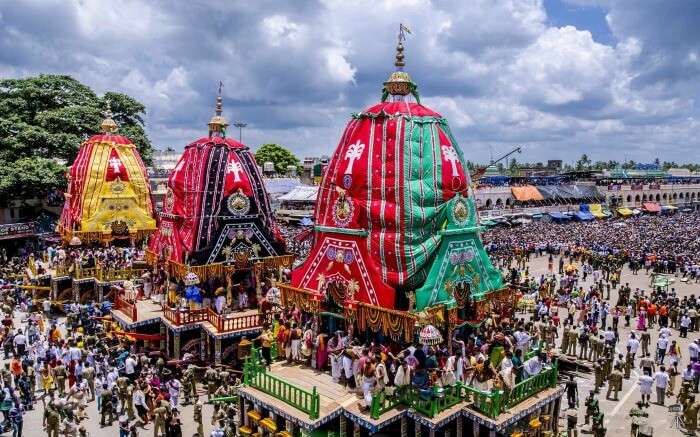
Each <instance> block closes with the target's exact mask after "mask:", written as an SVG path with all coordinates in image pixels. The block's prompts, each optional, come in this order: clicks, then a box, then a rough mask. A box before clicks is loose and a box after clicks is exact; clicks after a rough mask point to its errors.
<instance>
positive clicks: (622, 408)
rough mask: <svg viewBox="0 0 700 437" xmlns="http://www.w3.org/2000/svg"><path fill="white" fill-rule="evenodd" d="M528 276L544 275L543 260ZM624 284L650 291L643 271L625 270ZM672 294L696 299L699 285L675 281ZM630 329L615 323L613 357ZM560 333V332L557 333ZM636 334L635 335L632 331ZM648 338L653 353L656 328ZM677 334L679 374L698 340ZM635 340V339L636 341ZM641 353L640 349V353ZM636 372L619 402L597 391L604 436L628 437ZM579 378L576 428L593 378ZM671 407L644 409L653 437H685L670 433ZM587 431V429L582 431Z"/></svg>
mask: <svg viewBox="0 0 700 437" xmlns="http://www.w3.org/2000/svg"><path fill="white" fill-rule="evenodd" d="M554 265H555V266H557V265H558V264H557V262H556V260H555V263H554ZM529 267H530V273H531V274H532V275H536V277H539V276H540V275H541V274H543V273H545V274H546V273H547V257H537V258H533V259H532V260H531V261H530V263H529ZM591 279H592V278H591V275H589V277H588V280H587V281H586V282H585V283H584V289H587V288H588V286H589V285H592V283H593V281H592V280H591ZM626 282H628V283H629V285H630V287H632V290H634V289H635V288H637V287H639V288H640V289H643V290H646V291H647V292H648V291H649V290H650V287H649V282H650V278H649V276H647V275H645V274H644V270H642V271H640V273H639V274H638V275H634V274H632V272H631V271H630V270H629V269H627V268H625V269H624V270H623V272H622V277H621V283H622V284H624V283H626ZM673 286H674V288H675V289H676V291H677V292H678V295H679V296H680V297H683V296H690V295H691V294H695V295H696V296H697V295H698V294H700V284H695V283H691V284H686V283H683V282H680V280H677V281H676V283H675V284H674V285H673ZM617 297H618V293H617V290H612V291H611V293H610V302H611V303H612V304H615V303H616V302H617ZM561 315H562V318H563V316H564V310H562V311H561ZM611 320H612V318H611V317H610V316H609V317H608V323H612V321H611ZM630 325H631V326H630V328H625V327H624V318H620V323H619V330H620V342H619V343H618V348H617V353H622V354H623V355H624V353H625V345H626V343H627V339H628V338H629V333H630V332H632V331H631V330H632V329H634V327H635V326H636V319H633V320H632V321H631V322H630ZM560 332H561V331H560ZM635 332H637V331H635ZM649 332H650V334H651V342H650V345H649V350H650V351H652V352H653V351H654V350H655V348H656V341H657V340H658V337H659V334H658V324H657V325H656V326H655V327H654V328H653V329H650V330H649ZM678 334H679V333H678V331H676V330H675V329H674V330H673V336H672V337H671V339H672V340H676V341H677V342H678V344H679V345H680V348H681V354H682V358H681V361H680V364H679V367H678V369H679V371H681V370H682V369H683V368H685V366H686V365H687V364H688V362H689V359H688V344H689V343H690V341H694V340H695V339H697V338H700V334H699V333H698V332H694V333H689V334H688V338H687V339H684V338H680V337H679V335H678ZM637 338H639V337H637ZM559 342H560V339H558V340H557V344H559ZM640 351H641V349H640ZM665 363H666V365H667V366H668V364H669V360H668V358H666V361H665ZM636 364H637V365H639V354H638V356H637V360H636ZM639 372H641V370H639V369H635V371H633V373H632V375H631V378H630V379H626V380H624V381H623V385H622V391H620V394H619V396H620V397H619V399H620V400H619V401H617V402H615V401H608V400H606V399H605V394H606V392H607V386H604V387H603V388H602V389H601V393H600V394H599V395H598V399H599V400H600V408H601V410H602V411H603V413H604V414H605V426H606V428H607V430H608V432H607V435H608V436H616V437H620V436H622V435H629V432H630V425H631V420H630V418H629V415H628V414H629V411H630V410H631V409H632V408H633V407H635V403H636V402H637V401H638V400H640V399H641V396H640V394H639V385H638V382H637V381H638V377H639V374H640V373H639ZM579 375H580V376H578V377H577V378H576V380H577V382H578V384H579V395H580V400H579V420H578V423H579V424H583V418H584V415H585V414H584V413H585V406H584V399H585V397H586V396H588V393H589V391H590V390H592V389H593V375H592V374H588V373H579ZM679 385H680V376H679V377H678V380H677V384H676V392H675V393H676V394H677V393H678V386H679ZM565 398H566V397H564V399H563V401H562V406H563V407H565V406H566V402H565ZM651 400H652V402H656V392H655V391H654V392H653V394H652V399H651ZM672 403H675V397H674V398H673V399H671V398H667V399H666V406H665V407H662V406H660V405H656V404H653V403H652V404H651V407H650V408H648V409H647V411H648V413H649V424H650V425H651V426H653V427H654V435H656V436H659V435H661V436H667V437H670V436H681V435H685V434H684V433H683V432H681V431H679V430H676V429H671V428H670V427H671V423H672V421H673V418H674V415H673V414H672V413H669V412H668V405H670V404H672ZM560 424H561V426H562V428H561V429H566V425H565V424H566V422H565V420H564V417H563V416H562V417H561V418H560ZM586 429H588V427H586Z"/></svg>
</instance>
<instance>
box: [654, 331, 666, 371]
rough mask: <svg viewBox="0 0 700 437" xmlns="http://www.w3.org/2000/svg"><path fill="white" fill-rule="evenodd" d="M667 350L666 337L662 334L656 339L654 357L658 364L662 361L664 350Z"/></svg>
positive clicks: (664, 355)
mask: <svg viewBox="0 0 700 437" xmlns="http://www.w3.org/2000/svg"><path fill="white" fill-rule="evenodd" d="M667 351H668V339H667V338H666V337H664V336H663V335H662V336H661V337H659V339H658V340H657V341H656V357H657V360H656V361H657V362H658V363H659V364H663V363H664V359H665V358H666V352H667Z"/></svg>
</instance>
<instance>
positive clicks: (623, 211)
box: [617, 208, 634, 217]
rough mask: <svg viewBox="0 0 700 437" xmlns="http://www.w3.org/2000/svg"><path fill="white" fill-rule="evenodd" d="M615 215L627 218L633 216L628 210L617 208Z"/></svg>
mask: <svg viewBox="0 0 700 437" xmlns="http://www.w3.org/2000/svg"><path fill="white" fill-rule="evenodd" d="M617 213H618V214H620V215H621V216H623V217H629V216H631V215H632V214H634V213H633V212H632V210H631V209H629V208H617Z"/></svg>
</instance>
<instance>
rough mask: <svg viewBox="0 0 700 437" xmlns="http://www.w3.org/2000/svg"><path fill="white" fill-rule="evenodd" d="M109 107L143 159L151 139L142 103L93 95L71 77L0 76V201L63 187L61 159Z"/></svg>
mask: <svg viewBox="0 0 700 437" xmlns="http://www.w3.org/2000/svg"><path fill="white" fill-rule="evenodd" d="M108 103H109V106H110V108H111V110H112V113H113V118H114V120H115V121H116V122H117V124H118V125H119V129H118V130H117V133H118V134H120V135H123V136H126V137H128V138H129V139H130V140H131V141H132V142H133V143H134V144H135V145H136V147H137V148H138V150H139V153H140V154H141V157H142V158H143V160H144V161H146V162H147V163H148V162H150V160H151V154H152V149H151V142H150V140H149V139H148V136H146V133H145V131H144V129H143V125H144V123H143V118H142V114H143V113H144V111H145V107H144V106H143V105H142V104H141V103H139V102H138V101H136V100H135V99H133V98H131V97H129V96H127V95H125V94H121V93H114V92H107V93H105V94H104V96H102V97H98V96H97V94H95V93H94V92H93V91H92V90H91V89H90V88H89V87H88V86H86V85H84V84H82V83H80V82H78V81H77V80H75V79H73V78H72V77H70V76H62V75H47V74H42V75H39V76H35V77H29V78H25V79H3V80H0V201H7V200H9V199H16V198H21V197H23V196H33V195H42V194H45V193H46V192H49V191H51V190H53V189H55V188H61V187H65V184H66V179H65V174H64V173H65V171H66V168H65V166H64V165H62V164H60V163H63V162H65V163H66V164H68V165H70V164H71V163H72V162H73V160H74V159H75V157H76V155H77V153H78V149H79V148H80V144H81V143H82V142H83V141H85V140H86V139H87V138H88V137H89V136H91V135H94V134H97V133H99V131H100V123H101V121H102V120H103V119H104V112H105V110H106V109H107V107H108Z"/></svg>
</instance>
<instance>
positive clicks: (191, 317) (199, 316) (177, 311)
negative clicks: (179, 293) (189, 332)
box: [163, 306, 208, 325]
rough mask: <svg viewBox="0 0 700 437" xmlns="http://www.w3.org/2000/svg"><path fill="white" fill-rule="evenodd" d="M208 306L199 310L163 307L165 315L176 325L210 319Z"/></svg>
mask: <svg viewBox="0 0 700 437" xmlns="http://www.w3.org/2000/svg"><path fill="white" fill-rule="evenodd" d="M207 310H208V308H201V309H197V310H190V309H183V308H170V307H168V306H165V307H163V316H165V318H166V319H168V320H169V321H170V322H172V323H173V324H175V325H188V324H190V323H199V322H205V321H208V313H207Z"/></svg>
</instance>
